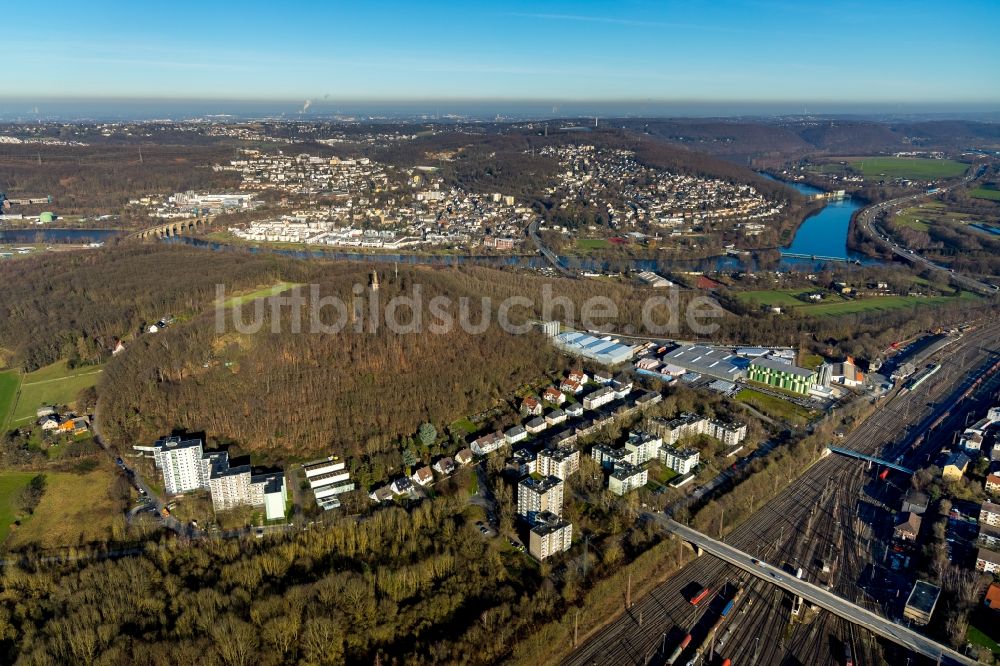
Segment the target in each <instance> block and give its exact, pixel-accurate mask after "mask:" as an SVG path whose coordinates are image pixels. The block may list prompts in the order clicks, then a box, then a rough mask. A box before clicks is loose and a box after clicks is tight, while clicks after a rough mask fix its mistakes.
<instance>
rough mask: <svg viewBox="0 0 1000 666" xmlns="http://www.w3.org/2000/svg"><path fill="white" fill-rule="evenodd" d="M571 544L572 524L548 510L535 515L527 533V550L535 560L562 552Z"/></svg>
mask: <svg viewBox="0 0 1000 666" xmlns="http://www.w3.org/2000/svg"><path fill="white" fill-rule="evenodd" d="M572 544H573V524H572V523H570V522H569V521H566V520H563V519H562V518H560V517H559V516H557V515H556V514H554V513H552V512H550V511H543V512H541V513H539V514H538V515H537V516H536V517H535V524H534V525H533V526H532V528H531V531H530V533H529V534H528V552H529V553H530V554H531V556H532V557H534V558H535V559H536V560H544V559H545V558H547V557H549V556H551V555H556V554H558V553H563V552H566V551H567V550H569V548H570V546H571V545H572Z"/></svg>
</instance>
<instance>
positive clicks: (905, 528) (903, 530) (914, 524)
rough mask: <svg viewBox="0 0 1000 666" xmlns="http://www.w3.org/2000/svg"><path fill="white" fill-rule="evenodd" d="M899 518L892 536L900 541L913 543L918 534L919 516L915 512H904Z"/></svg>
mask: <svg viewBox="0 0 1000 666" xmlns="http://www.w3.org/2000/svg"><path fill="white" fill-rule="evenodd" d="M901 518H902V521H901V522H900V523H899V524H898V525H896V528H895V529H894V530H893V533H892V534H893V536H894V537H896V538H897V539H899V540H900V541H909V542H911V543H915V542H916V540H917V537H918V536H919V535H920V523H921V519H920V516H918V515H917V514H915V513H906V514H903V515H902V516H901Z"/></svg>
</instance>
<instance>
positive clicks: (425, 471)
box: [410, 466, 434, 486]
mask: <svg viewBox="0 0 1000 666" xmlns="http://www.w3.org/2000/svg"><path fill="white" fill-rule="evenodd" d="M410 479H411V480H412V481H413V483H415V484H417V485H418V486H426V485H427V484H429V483H430V482H432V481H433V480H434V472H432V471H431V468H430V467H427V466H424V467H421V468H420V469H418V470H417V471H416V472H414V473H413V475H412V476H410Z"/></svg>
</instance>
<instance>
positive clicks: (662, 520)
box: [647, 514, 977, 666]
mask: <svg viewBox="0 0 1000 666" xmlns="http://www.w3.org/2000/svg"><path fill="white" fill-rule="evenodd" d="M647 515H649V517H650V518H652V519H653V520H655V521H656V522H657V523H659V524H660V525H661V526H662V527H663V528H664V529H666V530H667V531H669V532H671V533H673V534H675V535H676V536H678V537H679V538H681V539H684V540H685V541H687V542H689V543H691V544H694V545H696V546H697V547H699V548H701V549H702V550H704V551H705V552H707V553H709V554H710V555H714V556H715V557H717V558H719V559H721V560H723V561H725V562H728V563H729V564H731V565H733V566H735V567H738V568H740V569H742V570H743V571H746V572H747V573H749V574H751V575H752V576H756V577H757V578H760V579H761V580H764V581H767V582H768V583H771V584H772V585H776V586H778V587H780V588H782V589H784V590H786V591H788V592H791V593H792V594H794V595H797V596H799V597H802V598H803V599H806V600H808V601H810V602H812V603H813V604H815V605H816V606H819V607H820V608H824V609H826V610H828V611H830V612H831V613H833V614H835V615H838V616H840V617H842V618H844V619H846V620H848V621H850V622H853V623H854V624H857V625H860V626H862V627H864V628H865V629H867V630H868V631H870V632H872V633H873V634H876V635H878V636H882V637H883V638H885V639H887V640H890V641H892V642H894V643H896V644H898V645H901V646H903V647H905V648H907V649H909V650H912V651H914V652H917V653H919V654H922V655H924V656H925V657H928V658H929V659H932V660H934V661H936V662H937V663H939V664H967V665H968V666H972V665H973V664H976V663H977V662H976V661H974V660H972V659H969V658H968V657H966V656H964V655H962V654H960V653H959V652H956V651H955V650H952V649H951V648H949V647H946V646H944V645H941V644H940V643H938V642H937V641H933V640H931V639H930V638H927V637H926V636H924V635H922V634H919V633H917V632H915V631H913V630H912V629H908V628H906V627H904V626H902V625H899V624H896V623H895V622H893V621H891V620H889V619H886V618H884V617H882V616H881V615H876V614H875V613H873V612H871V611H869V610H865V609H864V608H861V607H860V606H858V605H856V604H853V603H851V602H850V601H847V600H846V599H844V598H842V597H839V596H837V595H836V594H833V593H832V592H828V591H827V590H825V589H824V588H822V587H819V586H817V585H813V584H812V583H808V582H806V581H805V580H802V579H800V578H797V577H796V576H795V575H793V574H789V573H785V572H784V571H782V570H781V569H778V568H776V567H773V566H771V565H770V564H767V563H765V562H763V561H761V560H758V559H756V558H754V557H752V556H750V555H748V554H746V553H744V552H743V551H742V550H740V549H738V548H735V547H734V546H730V545H729V544H727V543H724V542H722V541H716V540H715V539H712V538H711V537H707V536H705V535H704V534H702V533H701V532H699V531H697V530H694V529H691V528H690V527H686V526H685V525H681V524H680V523H678V522H676V521H674V520H671V519H670V518H667V517H666V516H664V515H662V514H658V515H651V514H647Z"/></svg>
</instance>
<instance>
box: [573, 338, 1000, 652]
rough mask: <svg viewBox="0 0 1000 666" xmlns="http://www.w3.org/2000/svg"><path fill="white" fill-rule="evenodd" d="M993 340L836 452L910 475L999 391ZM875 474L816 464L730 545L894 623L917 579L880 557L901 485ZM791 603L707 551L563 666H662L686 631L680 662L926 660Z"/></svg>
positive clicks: (966, 344)
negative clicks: (907, 578) (732, 603)
mask: <svg viewBox="0 0 1000 666" xmlns="http://www.w3.org/2000/svg"><path fill="white" fill-rule="evenodd" d="M998 340H1000V323H990V324H988V325H986V326H984V327H982V328H980V329H976V330H974V331H971V332H969V333H967V334H966V335H965V336H963V337H962V338H961V339H960V340H958V341H957V342H956V343H955V344H954V345H952V346H950V347H948V348H947V350H946V351H945V352H944V353H942V354H940V356H938V358H936V359H934V360H935V361H936V362H937V363H940V365H941V371H940V372H938V373H937V374H936V375H935V377H934V378H933V379H932V380H930V381H927V382H924V383H923V384H922V385H921V386H920V387H919V389H917V390H912V391H900V392H898V393H895V394H893V395H891V396H890V397H888V398H886V399H884V400H883V401H882V404H881V405H880V406H879V408H878V409H877V411H876V412H875V413H874V414H873V415H872V416H870V417H869V418H868V419H867V420H865V421H864V422H863V423H862V424H860V425H859V426H858V427H857V428H856V429H855V430H854V431H853V432H852V433H851V434H850V435H848V436H847V437H846V438H845V439H844V440H843V441H842V442H841V443H839V446H842V447H843V448H848V449H854V450H856V451H859V452H862V453H867V454H871V455H879V456H880V457H882V458H884V459H887V460H895V459H897V458H898V457H900V456H901V462H902V463H903V464H906V465H907V466H909V467H911V468H914V467H918V466H920V465H923V464H926V461H927V460H928V459H929V458H930V457H932V456H933V453H934V452H936V451H938V450H939V449H940V448H941V446H943V445H945V444H947V443H950V437H951V433H952V432H953V431H954V430H955V429H956V428H959V427H960V426H962V425H964V422H965V421H964V419H965V414H966V413H967V412H968V411H970V410H972V409H977V408H981V407H983V406H984V405H985V404H986V400H988V399H989V396H991V395H993V394H994V393H995V392H996V389H997V387H998V386H1000V375H998V374H992V375H988V376H986V375H985V371H986V369H988V368H990V367H991V366H992V365H993V364H994V363H995V362H996V357H997V352H996V351H995V350H996V349H997V345H996V343H997V341H998ZM981 377H982V380H981V381H978V382H977V380H979V379H980V378H981ZM970 389H972V390H971V391H970ZM963 394H967V395H966V396H965V397H963ZM876 475H877V470H876V469H868V467H867V465H866V464H865V463H863V462H861V461H858V460H855V459H852V458H844V457H840V456H834V455H831V456H827V457H824V458H821V459H820V460H819V461H818V462H816V463H815V464H814V465H812V466H811V467H810V468H809V469H808V470H806V471H805V472H804V473H803V474H802V475H801V476H800V477H799V479H798V480H797V481H795V482H793V483H792V484H790V485H789V486H788V488H786V489H785V490H784V491H782V492H781V493H780V494H779V495H778V496H776V497H775V498H774V499H773V500H771V501H770V502H768V503H766V504H764V505H763V506H762V507H760V508H759V509H758V510H757V511H756V512H755V513H754V514H752V515H751V517H750V518H748V519H747V520H746V521H744V522H743V523H742V524H741V525H740V526H738V527H737V528H735V529H734V530H733V531H732V532H731V533H730V534H729V535H728V536H727V537H726V538H725V542H726V543H728V544H730V545H732V546H735V547H737V548H739V549H740V550H742V551H744V552H746V553H749V554H753V555H755V556H757V557H759V558H761V559H763V560H765V561H767V562H769V563H771V564H773V565H774V566H781V567H784V568H791V570H795V569H796V568H799V567H801V569H802V575H803V578H804V579H805V580H807V581H809V582H812V583H816V584H818V585H826V584H829V586H830V590H831V591H832V592H834V593H835V594H837V595H838V596H840V597H843V598H844V599H846V600H848V601H851V602H853V603H855V604H856V605H858V606H860V607H862V608H865V609H867V610H870V611H872V612H875V613H877V614H879V615H881V616H884V617H888V618H891V619H898V618H900V616H901V609H902V605H903V602H904V601H905V599H906V595H907V594H908V592H909V587H908V586H907V585H908V584H912V582H910V583H906V582H904V581H903V580H901V578H902V577H901V576H898V575H896V574H895V572H891V571H890V570H889V568H888V565H887V564H886V563H885V562H884V560H885V559H886V558H885V555H886V550H887V548H888V547H889V540H890V538H891V535H892V526H893V521H892V513H891V511H890V509H891V508H894V507H896V506H897V505H898V498H899V497H900V496H901V493H902V492H903V491H904V490H905V488H906V487H907V485H908V481H907V480H906V479H905V478H904V477H902V475H898V474H897V475H893V476H890V477H889V478H888V480H885V481H883V480H880V479H879V478H878V477H877V476H876ZM711 536H716V535H711ZM824 564H825V565H827V567H828V572H826V573H824V571H823V567H824ZM692 585H703V586H705V587H707V588H709V589H711V590H712V594H711V601H710V602H709V603H702V604H700V605H699V606H694V605H692V604H691V603H689V601H688V592H687V590H689V589H690V587H691V586H692ZM738 587H739V588H742V590H743V593H742V596H741V598H740V600H739V603H738V604H737V605H736V607H735V608H734V609H733V611H732V612H731V613H730V615H729V617H728V619H727V621H726V622H725V623H724V624H722V625H721V627H720V628H719V630H718V631H717V633H716V635H715V640H714V645H713V644H711V642H709V645H706V646H705V648H704V652H703V653H702V654H700V655H698V658H697V659H695V658H696V655H695V654H694V653H693V648H694V646H695V645H697V644H699V643H700V642H702V641H703V640H704V638H705V636H706V634H707V633H708V629H709V627H710V626H711V625H712V624H713V623H714V622H715V621H716V619H717V617H718V615H719V611H720V609H721V607H722V605H723V604H725V602H726V600H728V598H729V597H731V595H732V594H733V591H734V590H735V589H736V588H738ZM727 595H728V596H727ZM792 604H793V598H792V596H791V595H790V594H789V593H787V592H785V591H784V590H781V589H780V588H778V587H776V586H774V585H772V584H770V583H768V582H765V581H764V580H761V579H759V578H756V577H753V576H750V575H749V574H747V573H745V572H743V571H741V570H740V569H737V568H736V567H733V566H731V565H729V564H727V563H725V562H723V561H722V560H719V559H716V558H714V557H712V556H710V555H704V556H702V557H699V558H697V559H695V560H694V561H692V562H691V563H690V564H688V565H687V566H685V567H684V568H683V569H682V570H681V571H679V572H678V573H677V574H675V575H674V576H672V577H671V578H670V579H668V580H667V581H666V582H664V583H663V584H661V585H659V586H658V587H656V588H655V589H654V590H653V591H652V592H650V593H649V594H648V595H646V596H645V597H644V598H643V599H641V600H639V601H637V602H635V603H634V604H633V606H632V607H631V608H630V609H629V610H628V611H626V612H625V613H624V614H623V615H621V616H620V617H619V618H617V619H616V620H614V621H613V622H611V623H609V624H608V625H606V626H605V627H604V628H603V629H601V630H599V631H597V632H595V633H594V634H593V635H592V636H590V637H589V638H588V640H586V641H584V642H583V643H582V644H581V646H580V647H579V648H578V649H577V650H576V651H575V652H574V653H573V654H571V655H570V656H569V657H568V658H567V659H566V660H565V661H564V664H566V665H567V666H583V665H590V664H662V663H666V660H667V659H668V657H669V656H670V655H671V653H672V652H673V650H674V649H675V648H676V646H677V645H678V644H679V643H680V642H681V640H682V639H683V638H684V637H685V636H686V635H687V634H688V633H690V634H692V637H693V640H692V641H691V647H690V648H688V649H687V650H686V651H684V652H683V653H682V654H681V655H680V659H678V660H677V661H676V662H675V663H680V664H686V663H689V661H691V660H692V659H695V660H696V661H697V663H706V664H712V663H721V662H722V660H723V659H730V660H731V663H733V664H803V665H810V666H811V665H813V664H842V663H844V655H845V651H846V648H847V647H849V648H850V650H851V653H852V654H853V656H854V663H855V664H880V663H898V664H904V663H914V664H917V663H921V662H920V661H919V659H918V658H916V657H915V655H913V654H912V653H909V652H908V651H907V650H905V649H903V648H900V647H898V646H896V645H895V644H893V643H891V642H888V641H886V640H884V639H881V638H879V637H877V636H875V635H874V634H872V633H871V632H869V631H867V630H866V629H863V628H861V627H859V626H856V625H854V624H853V623H851V622H849V621H847V620H845V619H843V618H841V617H838V616H836V615H834V614H832V613H830V612H827V611H824V610H819V609H809V608H808V607H807V608H805V609H804V610H803V612H801V613H800V614H799V615H798V616H797V617H793V616H792ZM807 606H808V604H807ZM710 656H711V657H712V659H711V660H710V659H709V657H710ZM908 659H909V660H911V661H910V662H908V661H907V660H908ZM928 663H930V662H928Z"/></svg>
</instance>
